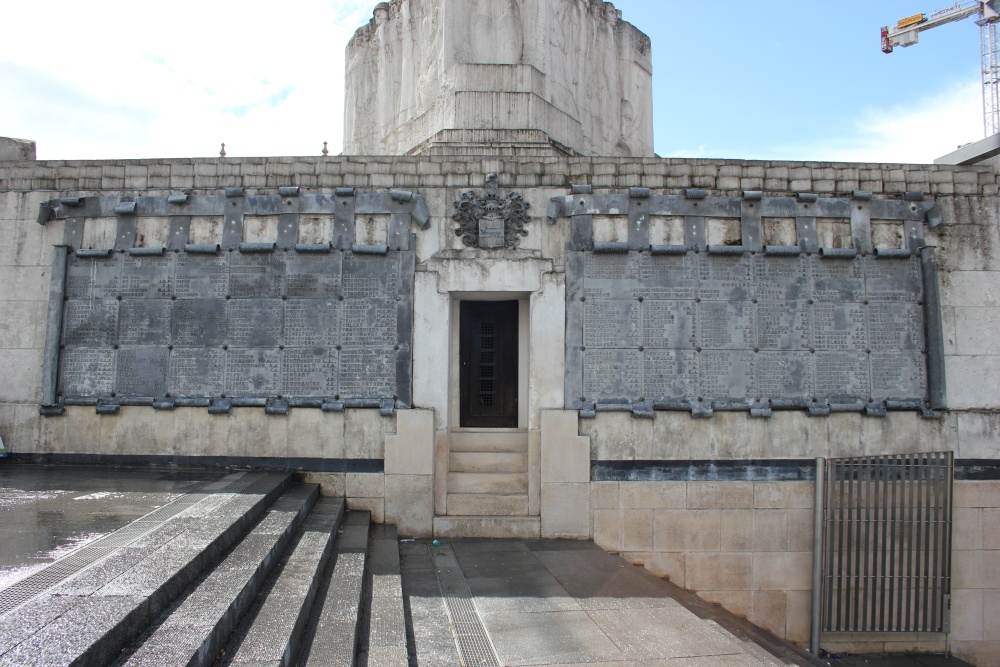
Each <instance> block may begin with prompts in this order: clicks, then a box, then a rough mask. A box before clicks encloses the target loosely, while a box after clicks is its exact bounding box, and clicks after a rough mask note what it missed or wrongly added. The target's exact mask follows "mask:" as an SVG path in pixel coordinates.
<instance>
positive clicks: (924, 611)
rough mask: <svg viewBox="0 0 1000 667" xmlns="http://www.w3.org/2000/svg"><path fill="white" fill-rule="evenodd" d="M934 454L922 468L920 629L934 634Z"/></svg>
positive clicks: (929, 455)
mask: <svg viewBox="0 0 1000 667" xmlns="http://www.w3.org/2000/svg"><path fill="white" fill-rule="evenodd" d="M933 457H934V454H927V455H926V456H925V458H924V462H923V465H922V466H921V472H922V473H923V474H922V475H921V476H922V477H923V482H922V485H923V487H924V521H923V524H924V546H923V550H924V569H923V572H922V573H921V575H920V578H921V580H922V582H921V585H922V589H921V591H920V595H921V597H922V599H921V601H920V617H921V618H920V627H921V628H923V631H924V632H932V631H933V628H932V627H931V625H930V615H929V613H928V611H929V608H928V606H927V605H928V602H929V601H930V598H929V595H930V589H929V584H930V579H931V571H930V562H931V531H932V530H933V529H934V522H933V520H932V517H931V498H932V497H933V494H932V484H933V483H934V480H933V478H932V477H931V475H932V473H933V472H934V464H933V463H932V461H933Z"/></svg>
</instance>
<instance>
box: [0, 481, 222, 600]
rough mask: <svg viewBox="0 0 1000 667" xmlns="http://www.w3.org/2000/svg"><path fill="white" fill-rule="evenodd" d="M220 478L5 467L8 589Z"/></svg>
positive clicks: (0, 583)
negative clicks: (86, 545) (54, 562)
mask: <svg viewBox="0 0 1000 667" xmlns="http://www.w3.org/2000/svg"><path fill="white" fill-rule="evenodd" d="M219 476H220V475H219V473H214V472H204V471H174V470H165V469H164V470H151V469H128V468H118V469H111V468H98V467H75V466H48V465H37V464H16V463H10V462H7V461H3V462H0V521H2V524H0V589H3V588H6V587H7V586H9V585H11V584H13V583H14V582H16V581H19V580H21V579H23V578H24V577H26V576H28V575H30V574H32V573H33V572H36V571H38V570H39V569H41V568H43V567H45V566H46V565H47V564H49V563H51V562H53V561H55V560H57V559H58V558H61V557H63V556H65V555H66V554H68V553H70V552H72V551H74V550H76V549H78V548H79V547H81V546H83V545H85V544H88V543H90V542H92V541H94V540H96V539H98V538H100V537H103V536H104V535H107V534H109V533H111V532H113V531H115V530H118V529H119V528H121V527H122V526H124V525H126V524H128V523H129V522H131V521H134V520H135V519H138V518H139V517H141V516H144V515H146V514H148V513H149V512H151V511H153V510H155V509H157V508H159V507H162V506H163V505H166V504H167V503H169V502H171V501H172V500H174V499H176V498H179V497H180V496H182V495H184V494H185V493H188V492H190V491H191V490H193V489H195V488H197V487H199V486H201V485H203V484H204V483H206V482H208V481H211V480H213V479H216V478H218V477H219Z"/></svg>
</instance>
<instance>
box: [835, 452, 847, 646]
mask: <svg viewBox="0 0 1000 667" xmlns="http://www.w3.org/2000/svg"><path fill="white" fill-rule="evenodd" d="M837 471H838V473H839V477H838V480H837V486H838V489H837V490H838V492H839V496H840V499H839V502H838V503H837V586H836V590H837V616H836V619H837V622H836V624H834V625H833V629H835V630H843V629H844V561H845V560H846V558H845V556H846V554H845V549H844V529H845V524H846V523H847V522H846V520H845V517H844V512H845V508H846V507H847V502H846V499H845V498H844V493H845V491H846V489H847V463H846V462H845V461H838V462H837Z"/></svg>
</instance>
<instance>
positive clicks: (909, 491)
mask: <svg viewBox="0 0 1000 667" xmlns="http://www.w3.org/2000/svg"><path fill="white" fill-rule="evenodd" d="M904 460H905V461H906V487H907V488H906V526H905V527H904V528H906V529H907V531H906V577H905V583H906V603H905V606H904V607H903V612H904V614H905V619H906V621H905V623H904V624H903V627H902V630H904V631H910V630H912V628H913V613H912V611H913V548H914V544H913V538H914V530H913V518H914V517H913V506H914V505H915V504H916V498H915V497H914V496H915V495H916V494H915V492H916V488H915V487H916V484H914V480H913V458H912V457H911V456H907V457H905V459H904Z"/></svg>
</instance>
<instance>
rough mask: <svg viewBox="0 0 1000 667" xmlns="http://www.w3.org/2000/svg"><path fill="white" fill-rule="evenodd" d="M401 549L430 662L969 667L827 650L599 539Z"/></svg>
mask: <svg viewBox="0 0 1000 667" xmlns="http://www.w3.org/2000/svg"><path fill="white" fill-rule="evenodd" d="M400 555H401V558H402V568H401V572H402V584H403V594H404V598H405V599H407V600H408V603H409V612H410V617H411V618H412V645H411V652H412V654H414V655H415V656H416V664H418V665H420V666H421V667H446V666H448V667H452V666H454V665H459V664H464V665H482V666H490V665H509V666H521V665H546V666H549V667H569V665H584V664H587V665H609V666H612V667H751V666H752V667H761V666H762V665H768V664H770V665H783V664H799V665H810V664H811V665H832V666H837V665H843V666H844V667H848V666H850V667H854V666H856V665H857V666H860V665H871V666H872V667H969V665H968V664H967V663H965V662H963V661H961V660H957V659H954V658H944V657H931V656H891V657H890V656H886V657H877V656H842V657H839V659H825V660H818V659H816V658H812V657H811V656H808V655H805V654H804V652H802V651H801V649H797V648H796V647H792V646H790V645H788V644H785V643H784V642H782V641H781V640H780V639H778V638H777V637H775V636H774V635H770V633H767V632H765V631H763V630H760V629H759V628H756V627H754V626H752V625H751V624H749V623H748V622H747V621H745V620H744V619H739V618H736V617H735V616H732V615H731V614H729V613H728V612H725V611H724V610H722V609H721V608H719V607H717V606H715V605H708V604H707V603H705V602H703V601H701V599H700V598H698V597H697V596H695V595H693V594H691V593H689V592H687V591H684V590H682V589H679V588H677V587H676V586H674V585H672V584H670V583H669V582H666V581H663V580H660V579H658V578H657V577H655V576H653V575H652V574H651V573H649V572H647V571H646V570H644V569H643V568H639V567H634V566H632V565H630V564H628V563H627V562H626V561H624V560H622V559H621V558H619V557H618V556H615V555H613V554H609V553H606V552H605V551H603V550H602V549H600V548H598V547H597V546H596V545H594V543H593V542H589V541H569V540H476V539H467V540H445V541H443V542H441V543H440V545H439V546H435V545H434V543H433V542H430V541H428V540H411V541H405V540H404V541H403V542H402V544H401V545H400ZM757 642H760V644H763V645H767V646H769V647H770V649H772V653H767V652H765V651H764V649H763V648H761V645H760V644H758V643H757ZM775 653H776V654H777V655H775ZM460 655H461V658H462V660H461V661H460V660H459V658H460Z"/></svg>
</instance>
